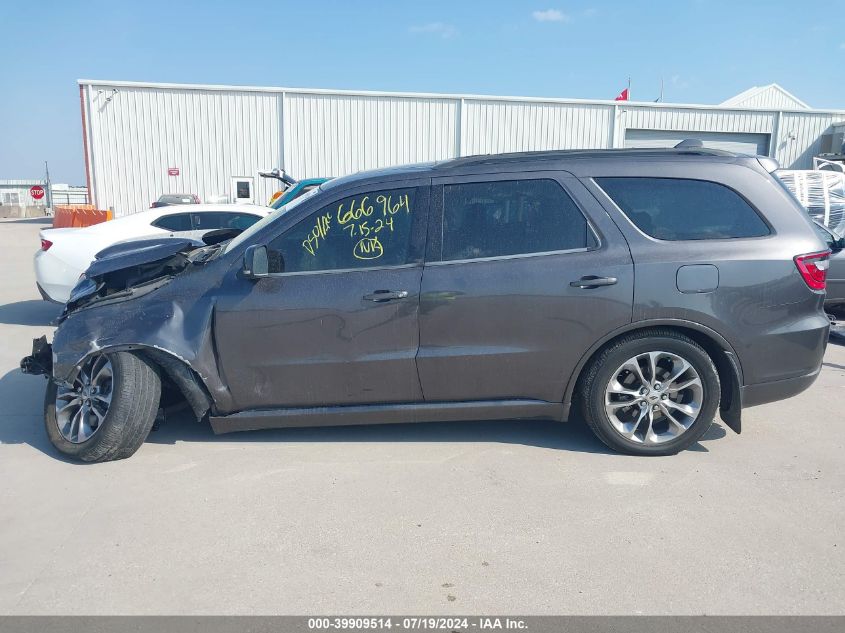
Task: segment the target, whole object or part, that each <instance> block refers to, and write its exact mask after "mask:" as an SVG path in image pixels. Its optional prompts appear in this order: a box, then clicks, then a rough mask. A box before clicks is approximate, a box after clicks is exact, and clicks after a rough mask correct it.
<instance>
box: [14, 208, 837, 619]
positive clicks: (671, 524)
mask: <svg viewBox="0 0 845 633" xmlns="http://www.w3.org/2000/svg"><path fill="white" fill-rule="evenodd" d="M43 226H45V225H44V224H42V223H41V221H38V220H19V221H15V222H4V223H0V261H2V267H0V269H2V270H3V276H2V278H3V281H2V284H0V341H2V345H0V403H2V407H0V412H1V413H0V482H2V484H0V613H3V614H277V613H278V614H337V613H349V614H352V613H354V614H384V613H395V614H403V613H429V614H466V613H496V614H504V613H514V614H631V613H645V614H843V613H845V530H843V522H844V521H843V520H844V519H845V459H843V449H844V448H845V446H844V445H845V415H844V414H843V412H844V411H845V389H843V387H845V347H839V346H835V345H832V346H831V347H830V348H829V349H828V352H827V355H826V359H825V364H824V370H823V372H822V375H821V377H820V378H819V380H818V381H817V382H816V384H815V385H814V386H813V387H812V388H811V389H810V390H809V391H807V392H806V393H804V394H802V395H800V396H798V397H796V398H793V399H792V400H789V401H786V402H781V403H775V404H771V405H767V406H763V407H759V408H755V409H750V410H748V411H746V414H745V418H744V423H743V426H744V428H745V431H744V432H743V434H742V435H741V436H738V435H735V434H734V433H733V432H730V431H726V429H725V427H724V426H723V425H721V424H714V425H713V427H712V428H711V430H710V431H709V433H708V434H707V435H706V436H705V438H704V439H703V441H701V442H700V443H699V444H698V445H696V446H695V447H694V448H693V449H692V450H689V451H686V452H684V453H682V454H680V455H678V456H676V457H668V458H652V459H642V458H635V457H625V456H621V455H616V454H612V453H609V452H608V451H607V450H605V449H604V447H603V446H602V445H601V444H600V443H599V442H598V441H597V440H595V439H593V437H592V435H591V434H590V432H589V431H588V430H587V429H586V428H585V426H584V425H583V424H582V423H581V422H574V423H570V424H554V423H540V422H536V423H535V422H531V423H526V422H496V423H484V422H481V423H469V424H452V425H419V426H387V427H369V428H365V427H359V428H336V429H317V430H313V429H312V430H284V431H266V432H253V433H244V434H240V435H237V434H236V435H231V436H221V437H215V436H214V435H213V434H212V433H211V431H210V430H209V429H208V428H206V427H205V426H203V425H200V424H198V423H196V422H194V421H191V420H189V419H177V420H171V421H169V422H168V423H167V424H166V425H165V426H163V427H162V428H161V429H160V430H159V431H157V432H154V433H152V434H151V436H150V438H149V439H148V441H147V443H146V444H145V445H144V446H143V447H142V448H141V450H140V451H139V452H138V453H137V454H136V455H135V456H134V457H132V458H131V459H128V460H125V461H121V462H114V463H108V464H97V465H80V464H76V463H71V462H68V461H65V460H63V459H62V458H61V457H59V455H58V454H57V453H56V452H55V451H54V450H53V449H52V448H51V446H50V444H49V443H48V441H47V438H46V436H45V434H44V429H43V428H42V414H41V407H42V396H43V393H44V386H45V381H44V379H43V378H40V377H31V376H24V375H22V374H21V373H20V372H19V371H18V369H17V367H18V362H19V360H20V358H21V357H22V356H24V355H26V354H28V353H29V351H30V347H31V340H32V338H34V337H37V336H40V335H41V334H48V335H50V334H51V331H52V327H51V326H50V321H51V319H53V318H54V317H55V316H56V314H57V312H58V310H57V308H56V307H55V306H52V305H49V304H47V303H45V302H43V301H41V300H39V298H38V294H37V292H36V289H35V283H34V278H33V273H32V264H31V257H32V254H33V251H34V250H35V249H36V248H37V247H38V235H37V232H38V230H39V229H40V228H41V227H43Z"/></svg>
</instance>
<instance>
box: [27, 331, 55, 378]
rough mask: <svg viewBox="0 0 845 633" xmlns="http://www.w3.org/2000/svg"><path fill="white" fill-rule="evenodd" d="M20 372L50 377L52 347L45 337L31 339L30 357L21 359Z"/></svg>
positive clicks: (51, 371)
mask: <svg viewBox="0 0 845 633" xmlns="http://www.w3.org/2000/svg"><path fill="white" fill-rule="evenodd" d="M21 371H22V372H23V373H25V374H31V375H33V376H41V375H44V376H50V375H51V374H52V373H53V346H52V345H50V344H49V343H48V342H47V337H46V336H42V337H41V338H36V339H32V355H31V356H27V357H25V358H22V359H21Z"/></svg>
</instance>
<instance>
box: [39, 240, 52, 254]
mask: <svg viewBox="0 0 845 633" xmlns="http://www.w3.org/2000/svg"><path fill="white" fill-rule="evenodd" d="M52 245H53V242H51V241H50V240H45V239H44V238H43V237H42V238H41V250H42V251H46V250H47V249H48V248H50V247H51V246H52Z"/></svg>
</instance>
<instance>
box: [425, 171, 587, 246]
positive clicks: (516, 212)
mask: <svg viewBox="0 0 845 633" xmlns="http://www.w3.org/2000/svg"><path fill="white" fill-rule="evenodd" d="M442 230H443V235H442V257H441V259H442V260H443V261H454V260H462V259H479V258H485V257H503V256H508V255H524V254H531V253H547V252H556V251H565V250H574V249H583V248H587V247H589V246H594V245H595V238H593V237H592V232H591V231H590V228H589V227H588V225H587V220H586V218H585V217H584V215H583V214H582V213H581V211H580V209H579V208H578V206H577V205H576V204H575V202H574V201H573V200H572V198H570V197H569V195H568V194H567V193H566V191H564V189H563V187H561V186H560V185H559V184H558V183H557V182H555V181H554V180H550V179H525V180H505V181H489V182H470V183H457V184H446V185H443V222H442Z"/></svg>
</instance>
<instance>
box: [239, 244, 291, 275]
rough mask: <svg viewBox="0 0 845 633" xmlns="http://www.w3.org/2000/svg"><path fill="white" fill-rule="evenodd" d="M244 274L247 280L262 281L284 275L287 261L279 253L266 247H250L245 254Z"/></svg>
mask: <svg viewBox="0 0 845 633" xmlns="http://www.w3.org/2000/svg"><path fill="white" fill-rule="evenodd" d="M242 272H243V275H244V277H246V278H247V279H261V278H262V277H267V276H269V275H272V274H275V273H283V272H285V260H284V258H283V257H282V254H281V253H280V252H279V251H275V250H268V249H267V247H266V246H249V247H248V248H247V249H246V251H245V252H244V265H243V269H242Z"/></svg>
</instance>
